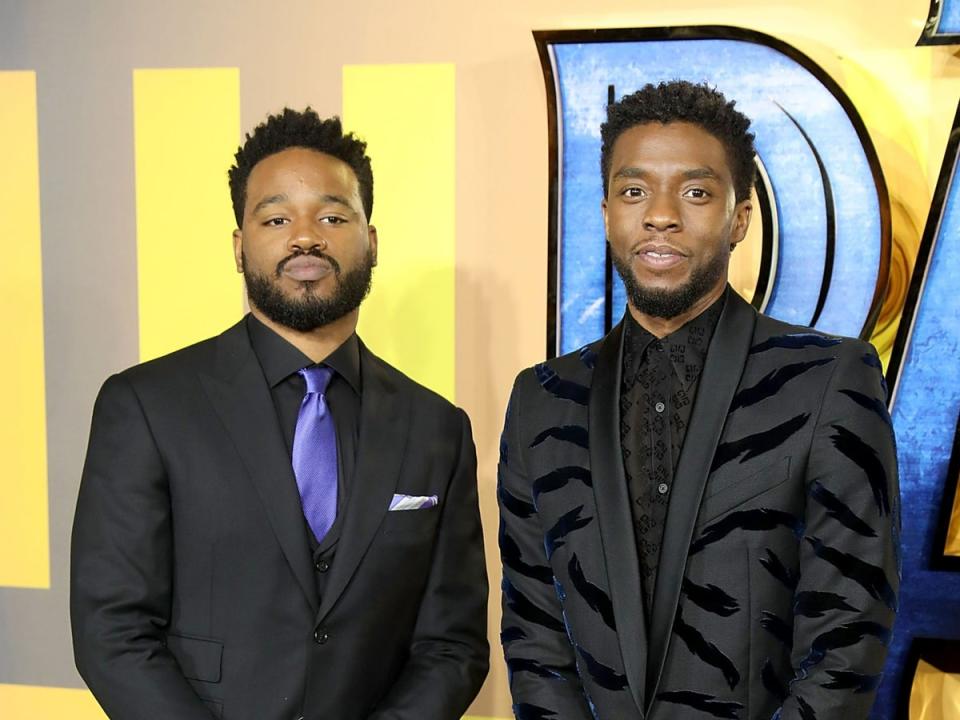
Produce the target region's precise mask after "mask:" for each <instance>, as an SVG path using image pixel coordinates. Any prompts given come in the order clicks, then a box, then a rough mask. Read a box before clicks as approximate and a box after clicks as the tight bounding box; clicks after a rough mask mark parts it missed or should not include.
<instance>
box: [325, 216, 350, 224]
mask: <svg viewBox="0 0 960 720" xmlns="http://www.w3.org/2000/svg"><path fill="white" fill-rule="evenodd" d="M346 221H347V219H346V218H343V217H340V216H339V215H324V216H323V217H321V218H320V222H322V223H324V224H326V225H342V224H343V223H345V222H346Z"/></svg>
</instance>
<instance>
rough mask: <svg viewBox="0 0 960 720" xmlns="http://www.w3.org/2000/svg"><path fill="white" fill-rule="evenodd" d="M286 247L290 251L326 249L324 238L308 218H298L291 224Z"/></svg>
mask: <svg viewBox="0 0 960 720" xmlns="http://www.w3.org/2000/svg"><path fill="white" fill-rule="evenodd" d="M287 247H288V248H289V249H290V251H291V252H293V251H299V252H310V251H311V250H313V249H314V248H319V249H320V250H326V249H327V241H326V240H325V239H324V237H323V234H322V233H321V231H320V228H319V227H318V226H317V224H316V223H313V222H310V221H308V220H300V221H296V222H294V224H293V228H292V229H291V232H290V236H289V238H288V240H287Z"/></svg>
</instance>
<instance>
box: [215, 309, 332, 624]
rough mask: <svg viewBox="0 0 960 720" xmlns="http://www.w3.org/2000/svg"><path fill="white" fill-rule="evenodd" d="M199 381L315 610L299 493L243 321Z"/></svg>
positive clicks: (223, 337)
mask: <svg viewBox="0 0 960 720" xmlns="http://www.w3.org/2000/svg"><path fill="white" fill-rule="evenodd" d="M200 381H201V383H202V384H203V386H204V388H205V390H206V392H207V395H208V397H209V398H210V402H211V403H212V404H213V407H214V409H215V410H216V412H217V414H218V415H219V416H220V419H221V420H222V422H223V424H224V426H225V427H226V429H227V432H228V433H229V435H230V437H231V439H232V440H233V444H234V447H235V448H236V451H237V453H239V455H240V458H241V460H242V461H243V464H244V465H245V466H246V469H247V473H248V474H249V475H250V479H251V480H252V481H253V485H254V487H255V488H256V490H257V493H258V494H259V496H260V500H261V501H262V502H263V505H264V507H265V508H266V511H267V517H268V518H269V519H270V525H271V526H272V527H273V532H274V534H275V535H276V537H277V541H278V542H279V543H280V547H281V549H282V550H283V554H284V556H285V557H286V559H287V562H288V563H289V564H290V569H291V571H292V572H293V574H294V576H295V577H296V578H297V582H298V583H299V585H300V587H301V589H302V590H303V593H304V595H305V596H306V599H307V602H308V603H309V605H310V607H311V608H312V609H313V610H314V611H316V609H317V590H316V585H315V583H314V579H313V574H312V569H311V568H312V566H311V563H310V547H309V543H308V540H307V535H306V532H305V530H304V524H303V510H302V508H301V505H300V494H299V492H298V491H297V482H296V479H295V478H294V476H293V468H292V466H291V464H290V457H289V455H288V453H287V447H286V443H285V442H284V440H283V435H282V433H281V431H280V425H279V423H278V422H277V419H276V418H277V413H276V409H275V408H274V405H273V399H272V398H271V396H270V389H269V388H268V387H267V381H266V380H265V379H264V377H263V370H262V369H261V368H260V363H259V362H258V361H257V357H256V355H255V354H254V352H253V348H252V347H251V345H250V338H249V336H248V335H247V328H246V325H245V323H244V321H241V322H239V323H238V324H236V325H234V326H233V327H232V328H230V329H229V330H227V331H226V332H225V333H223V334H222V335H221V336H220V337H219V338H218V340H217V358H216V367H215V371H214V374H212V375H206V374H201V375H200Z"/></svg>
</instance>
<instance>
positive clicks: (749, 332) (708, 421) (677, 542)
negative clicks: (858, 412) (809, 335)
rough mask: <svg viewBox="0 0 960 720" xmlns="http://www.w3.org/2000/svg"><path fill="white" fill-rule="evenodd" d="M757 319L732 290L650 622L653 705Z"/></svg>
mask: <svg viewBox="0 0 960 720" xmlns="http://www.w3.org/2000/svg"><path fill="white" fill-rule="evenodd" d="M756 319H757V313H756V311H754V309H753V308H752V307H750V305H748V304H747V303H746V302H745V301H744V300H742V299H741V298H740V296H739V295H737V294H736V293H735V292H733V291H732V290H730V288H729V287H728V288H727V299H726V305H725V307H724V309H723V313H722V314H721V315H720V319H719V321H718V322H717V328H716V330H715V331H714V333H713V339H712V340H711V342H710V349H709V351H708V353H707V360H706V363H705V365H704V368H703V374H702V375H701V377H700V382H699V388H698V390H697V397H696V400H695V401H694V405H693V412H692V413H691V416H690V426H689V427H688V428H687V436H686V438H685V440H684V443H683V450H682V451H681V452H680V459H679V461H678V463H677V472H676V476H675V478H674V483H673V493H672V495H671V497H670V506H669V508H668V510H667V519H666V525H665V527H664V532H663V543H662V545H661V549H660V563H659V568H658V571H657V584H656V588H655V590H654V598H653V610H652V618H651V623H650V654H649V656H648V665H647V672H648V675H649V677H648V689H649V695H648V702H651V701H652V700H653V698H654V697H656V693H657V687H658V685H659V682H660V676H661V673H662V672H663V664H664V661H665V660H666V655H667V647H668V645H669V642H670V637H671V635H672V634H673V623H674V619H675V617H676V613H677V605H678V603H679V601H680V586H681V584H682V582H683V576H684V572H685V571H686V562H687V553H688V550H689V548H690V541H691V538H692V535H693V528H694V526H695V525H696V521H697V512H698V510H699V508H700V502H701V499H702V498H703V489H704V486H705V485H706V483H707V477H708V475H709V474H710V464H711V462H712V461H713V455H714V452H715V451H716V448H717V443H718V442H719V440H720V434H721V431H722V430H723V425H724V422H725V421H726V417H727V410H728V409H729V407H730V401H731V400H732V399H733V395H734V393H735V392H736V389H737V386H738V385H739V384H740V376H741V374H742V373H743V367H744V364H745V361H746V357H747V352H748V350H749V348H750V340H751V338H752V337H753V328H754V325H755V324H756Z"/></svg>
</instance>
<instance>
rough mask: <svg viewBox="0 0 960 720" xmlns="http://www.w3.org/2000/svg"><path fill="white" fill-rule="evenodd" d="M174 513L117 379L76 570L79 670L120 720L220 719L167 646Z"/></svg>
mask: <svg viewBox="0 0 960 720" xmlns="http://www.w3.org/2000/svg"><path fill="white" fill-rule="evenodd" d="M170 514H171V511H170V497H169V491H168V486H167V478H166V475H165V472H164V467H163V463H162V460H161V457H160V453H159V451H158V449H157V447H156V444H155V443H154V440H153V437H152V435H151V432H150V428H149V426H148V422H147V418H146V417H145V416H144V413H143V410H142V408H141V406H140V403H139V401H138V399H137V396H136V393H135V391H134V389H133V387H132V386H131V384H130V382H129V381H128V380H127V379H126V377H125V376H123V375H115V376H113V377H111V378H110V379H109V380H107V382H106V383H105V384H104V386H103V388H102V389H101V391H100V395H99V397H98V398H97V402H96V405H95V407H94V412H93V422H92V426H91V430H90V443H89V446H88V448H87V459H86V463H85V465H84V468H83V475H82V478H81V482H80V494H79V497H78V499H77V510H76V515H75V517H74V524H73V539H72V544H71V567H70V619H71V625H72V631H73V648H74V656H75V659H76V664H77V669H78V670H79V671H80V675H81V676H82V677H83V679H84V680H85V681H86V683H87V685H88V686H89V687H90V689H91V690H92V691H93V694H94V696H95V697H96V698H97V700H98V701H99V703H100V705H101V706H102V707H103V709H104V711H105V712H106V713H107V715H108V716H109V717H110V718H111V719H112V720H124V719H125V718H130V719H131V720H133V719H136V720H144V719H151V718H156V719H157V720H160V719H161V718H174V717H175V718H181V719H183V720H210V718H212V717H213V716H212V714H211V713H210V711H209V710H207V707H206V706H205V705H204V704H203V702H202V701H201V700H200V698H199V697H198V696H197V694H196V693H195V692H194V691H193V689H192V688H191V686H190V684H189V683H188V682H187V680H186V679H184V677H183V674H182V673H181V671H180V667H179V666H178V664H177V662H176V660H175V659H174V657H173V656H172V655H171V653H170V652H169V651H168V650H167V648H166V647H165V644H164V631H165V628H166V626H167V624H168V622H169V620H170V597H171V594H170V589H171V568H172V562H173V557H172V554H173V553H172V536H171V520H170Z"/></svg>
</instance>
